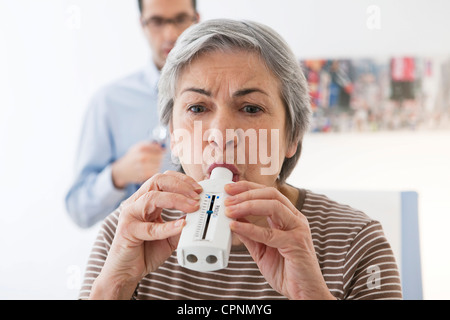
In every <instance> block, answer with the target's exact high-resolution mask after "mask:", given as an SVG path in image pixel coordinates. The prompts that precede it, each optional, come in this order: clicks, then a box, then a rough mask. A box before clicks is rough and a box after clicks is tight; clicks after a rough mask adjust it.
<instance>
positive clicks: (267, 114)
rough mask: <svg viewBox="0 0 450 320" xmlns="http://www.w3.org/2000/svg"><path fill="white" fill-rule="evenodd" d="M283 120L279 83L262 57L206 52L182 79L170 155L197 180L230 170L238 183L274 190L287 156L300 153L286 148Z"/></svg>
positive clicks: (178, 89)
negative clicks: (215, 171)
mask: <svg viewBox="0 0 450 320" xmlns="http://www.w3.org/2000/svg"><path fill="white" fill-rule="evenodd" d="M285 119H286V111H285V108H284V106H283V102H282V99H281V91H280V83H279V80H278V79H277V78H276V77H275V76H274V75H273V74H272V72H271V71H270V70H268V69H267V67H266V66H265V64H264V63H263V62H262V60H261V59H260V57H259V55H257V54H256V53H252V52H247V51H234V52H231V51H230V52H219V51H214V52H209V53H205V54H202V55H200V56H199V57H198V58H196V59H195V60H194V61H193V62H192V63H191V64H189V65H188V66H187V67H185V69H184V70H183V72H182V73H181V76H180V78H179V82H178V84H177V91H176V96H175V101H174V109H173V117H172V121H171V134H172V143H171V148H172V152H173V153H174V155H176V156H178V157H179V159H180V162H181V165H182V166H183V169H184V171H185V172H186V174H187V175H189V176H191V177H193V178H194V179H195V180H197V181H200V180H204V179H207V178H209V176H210V173H211V170H212V169H213V168H214V167H215V166H226V167H228V168H229V169H230V170H231V171H232V172H233V174H234V176H233V180H234V181H239V180H248V181H252V182H256V183H260V184H264V185H268V186H273V185H275V182H276V179H277V177H278V174H279V172H280V170H281V166H282V164H283V161H284V159H285V157H292V156H293V155H294V154H295V151H296V145H295V144H293V145H292V146H291V147H289V146H288V145H287V142H286V141H287V139H286V135H285V131H286V130H285V125H286V124H285Z"/></svg>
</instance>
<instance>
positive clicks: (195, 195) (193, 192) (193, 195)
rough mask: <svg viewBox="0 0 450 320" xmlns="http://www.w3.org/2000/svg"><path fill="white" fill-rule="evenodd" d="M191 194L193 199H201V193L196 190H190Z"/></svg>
mask: <svg viewBox="0 0 450 320" xmlns="http://www.w3.org/2000/svg"><path fill="white" fill-rule="evenodd" d="M189 195H190V196H191V198H192V199H195V200H200V195H199V194H198V193H197V192H195V191H190V192H189Z"/></svg>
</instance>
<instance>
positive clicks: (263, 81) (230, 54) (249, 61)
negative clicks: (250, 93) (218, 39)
mask: <svg viewBox="0 0 450 320" xmlns="http://www.w3.org/2000/svg"><path fill="white" fill-rule="evenodd" d="M177 88H178V90H177V96H178V95H180V94H181V93H183V92H185V91H186V90H187V89H190V88H196V89H201V90H203V91H204V92H207V93H209V95H211V96H215V95H216V94H218V93H219V92H220V93H224V92H228V94H229V95H236V94H237V93H239V92H242V91H243V90H250V89H251V90H254V91H256V92H258V91H260V92H262V93H266V94H270V95H273V94H277V95H279V93H280V85H279V80H278V79H277V78H276V77H275V75H274V74H273V73H272V72H271V71H270V70H269V69H268V68H267V66H266V64H265V63H264V61H263V60H262V59H261V57H260V56H259V54H258V53H256V52H251V51H244V50H236V51H225V52H223V51H213V52H208V53H203V54H202V55H200V56H198V57H196V59H195V60H193V61H192V62H191V63H190V64H189V65H187V66H186V67H185V68H184V69H183V70H182V72H181V74H180V77H179V81H178V86H177Z"/></svg>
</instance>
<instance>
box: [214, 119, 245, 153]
mask: <svg viewBox="0 0 450 320" xmlns="http://www.w3.org/2000/svg"><path fill="white" fill-rule="evenodd" d="M236 129H238V128H236V119H235V118H233V117H232V115H231V114H229V113H228V112H217V113H216V115H215V116H214V118H213V119H212V121H211V122H210V123H209V128H208V134H207V136H208V143H209V144H210V145H212V146H213V147H214V148H218V149H220V150H221V151H224V150H226V149H227V148H236V147H237V145H238V144H239V136H238V135H237V134H236Z"/></svg>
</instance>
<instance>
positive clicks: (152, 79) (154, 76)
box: [145, 61, 161, 90]
mask: <svg viewBox="0 0 450 320" xmlns="http://www.w3.org/2000/svg"><path fill="white" fill-rule="evenodd" d="M160 75H161V72H160V71H159V70H158V68H156V65H155V63H154V62H153V61H149V63H148V64H147V67H146V68H145V77H146V78H147V82H148V84H149V86H150V88H152V89H154V90H158V81H159V77H160Z"/></svg>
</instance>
